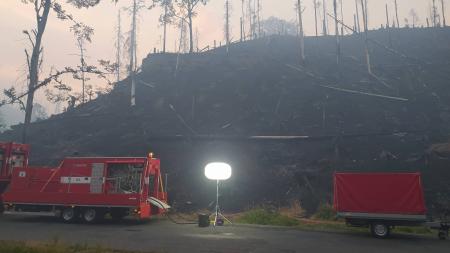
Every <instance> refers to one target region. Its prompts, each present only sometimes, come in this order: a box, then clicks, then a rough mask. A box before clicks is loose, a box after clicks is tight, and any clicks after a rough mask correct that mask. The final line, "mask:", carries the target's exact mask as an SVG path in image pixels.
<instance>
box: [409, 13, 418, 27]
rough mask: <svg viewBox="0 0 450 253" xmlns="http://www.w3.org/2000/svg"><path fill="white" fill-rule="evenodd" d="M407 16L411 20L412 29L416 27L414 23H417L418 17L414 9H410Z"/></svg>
mask: <svg viewBox="0 0 450 253" xmlns="http://www.w3.org/2000/svg"><path fill="white" fill-rule="evenodd" d="M409 16H411V19H412V27H413V28H415V27H416V23H417V22H418V21H419V15H417V12H416V10H415V9H411V10H410V11H409Z"/></svg>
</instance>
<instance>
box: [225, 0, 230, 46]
mask: <svg viewBox="0 0 450 253" xmlns="http://www.w3.org/2000/svg"><path fill="white" fill-rule="evenodd" d="M225 42H226V46H227V53H228V52H229V50H230V1H229V0H226V1H225Z"/></svg>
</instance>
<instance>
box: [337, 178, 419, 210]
mask: <svg viewBox="0 0 450 253" xmlns="http://www.w3.org/2000/svg"><path fill="white" fill-rule="evenodd" d="M334 209H335V210H336V211H337V212H355V213H376V214H410V215H423V214H425V213H426V208H425V201H424V197H423V190H422V183H421V180H420V173H335V175H334Z"/></svg>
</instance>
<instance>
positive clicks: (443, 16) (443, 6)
mask: <svg viewBox="0 0 450 253" xmlns="http://www.w3.org/2000/svg"><path fill="white" fill-rule="evenodd" d="M441 10H442V25H443V26H444V27H446V26H447V21H446V20H445V4H444V0H441Z"/></svg>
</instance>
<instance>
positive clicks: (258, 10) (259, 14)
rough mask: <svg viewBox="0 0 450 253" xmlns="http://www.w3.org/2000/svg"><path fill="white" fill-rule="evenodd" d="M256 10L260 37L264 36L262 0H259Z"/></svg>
mask: <svg viewBox="0 0 450 253" xmlns="http://www.w3.org/2000/svg"><path fill="white" fill-rule="evenodd" d="M256 10H257V21H258V37H261V36H262V29H261V28H262V27H261V11H262V5H261V0H257V6H256Z"/></svg>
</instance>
